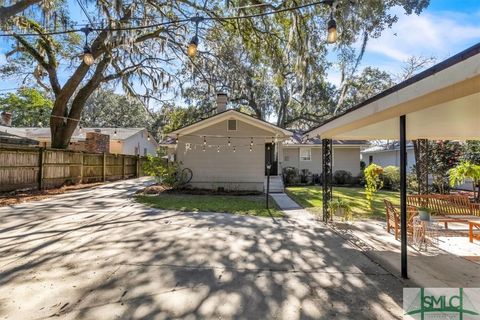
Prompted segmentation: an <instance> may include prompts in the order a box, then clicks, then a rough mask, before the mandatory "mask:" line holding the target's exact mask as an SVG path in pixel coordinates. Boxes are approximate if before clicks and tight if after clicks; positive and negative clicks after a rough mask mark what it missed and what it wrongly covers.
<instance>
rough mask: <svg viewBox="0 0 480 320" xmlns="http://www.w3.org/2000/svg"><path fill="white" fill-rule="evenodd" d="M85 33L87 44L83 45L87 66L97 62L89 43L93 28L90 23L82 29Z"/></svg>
mask: <svg viewBox="0 0 480 320" xmlns="http://www.w3.org/2000/svg"><path fill="white" fill-rule="evenodd" d="M80 31H82V32H83V33H84V34H85V45H84V47H83V57H82V59H83V62H84V63H85V64H86V65H87V66H91V65H92V64H94V63H95V58H94V57H93V54H92V50H91V49H90V46H89V45H88V35H89V34H90V32H92V28H90V27H89V26H88V25H87V26H85V28H82V29H80Z"/></svg>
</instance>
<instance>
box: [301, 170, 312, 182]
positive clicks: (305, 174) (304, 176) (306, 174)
mask: <svg viewBox="0 0 480 320" xmlns="http://www.w3.org/2000/svg"><path fill="white" fill-rule="evenodd" d="M311 175H312V173H311V172H310V170H308V169H302V170H301V173H300V182H301V183H309V180H310V176H311Z"/></svg>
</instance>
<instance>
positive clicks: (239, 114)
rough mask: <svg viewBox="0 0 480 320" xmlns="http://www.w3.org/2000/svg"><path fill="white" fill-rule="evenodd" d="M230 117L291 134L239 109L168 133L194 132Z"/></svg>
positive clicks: (276, 131) (224, 112)
mask: <svg viewBox="0 0 480 320" xmlns="http://www.w3.org/2000/svg"><path fill="white" fill-rule="evenodd" d="M230 118H235V119H239V120H242V121H244V122H246V123H248V124H250V125H252V126H256V127H258V128H261V129H264V130H267V131H271V132H274V133H279V134H282V135H283V136H291V135H292V134H293V133H292V132H291V131H289V130H286V129H283V128H280V127H278V126H276V125H274V124H271V123H269V122H266V121H263V120H260V119H257V118H254V117H252V116H250V115H248V114H246V113H243V112H240V111H237V110H226V111H223V112H220V113H217V114H215V115H213V116H211V117H208V118H205V119H202V120H199V121H197V122H194V123H192V124H190V125H187V126H185V127H183V128H180V129H177V130H175V131H173V132H170V133H169V134H168V135H169V136H171V137H173V136H175V135H177V134H178V135H186V134H189V133H191V132H195V131H197V130H200V129H202V128H206V127H209V126H211V125H214V124H216V123H219V122H221V121H224V120H227V119H230Z"/></svg>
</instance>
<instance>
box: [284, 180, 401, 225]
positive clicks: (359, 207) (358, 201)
mask: <svg viewBox="0 0 480 320" xmlns="http://www.w3.org/2000/svg"><path fill="white" fill-rule="evenodd" d="M287 193H288V194H289V195H290V196H291V197H292V198H293V199H294V200H295V201H297V202H298V203H299V204H300V205H302V206H303V207H304V208H307V209H308V210H310V211H312V212H314V213H317V214H321V212H322V203H323V201H322V187H319V186H308V187H289V188H287ZM333 197H334V198H336V197H341V198H342V199H345V200H346V201H348V202H350V205H351V206H352V210H353V213H354V215H355V216H357V217H385V206H384V204H383V200H384V199H387V200H390V201H391V202H392V203H393V204H394V205H400V194H399V193H398V192H392V191H383V190H381V191H379V192H378V193H377V194H376V195H375V199H374V201H373V205H372V210H370V209H369V208H368V201H367V200H366V198H365V189H363V188H347V187H334V188H333Z"/></svg>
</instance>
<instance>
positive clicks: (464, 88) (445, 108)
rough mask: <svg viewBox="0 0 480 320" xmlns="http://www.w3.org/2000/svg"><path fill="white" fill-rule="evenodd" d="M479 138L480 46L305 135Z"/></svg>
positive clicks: (383, 137)
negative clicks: (402, 128) (403, 125)
mask: <svg viewBox="0 0 480 320" xmlns="http://www.w3.org/2000/svg"><path fill="white" fill-rule="evenodd" d="M401 115H406V124H407V128H406V131H407V139H422V138H423V139H458V140H467V139H480V43H479V44H477V45H475V46H473V47H471V48H469V49H467V50H465V51H463V52H461V53H459V54H457V55H455V56H453V57H451V58H449V59H447V60H445V61H443V62H441V63H439V64H437V65H435V66H433V67H431V68H429V69H427V70H425V71H423V72H421V73H419V74H418V75H416V76H414V77H412V78H410V79H408V80H406V81H404V82H402V83H400V84H398V85H396V86H394V87H392V88H390V89H388V90H386V91H384V92H382V93H380V94H378V95H376V96H374V97H372V98H370V99H368V100H366V101H365V102H363V103H361V104H359V105H357V106H356V107H354V108H352V109H350V110H348V111H347V112H345V113H343V114H340V115H338V116H336V117H334V118H332V119H330V120H328V121H327V122H324V123H323V124H321V125H320V126H318V127H317V128H315V129H313V130H311V131H310V132H308V134H309V135H310V136H320V137H321V138H328V139H333V138H335V139H369V140H373V139H398V135H399V120H398V118H399V117H400V116H401Z"/></svg>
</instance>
